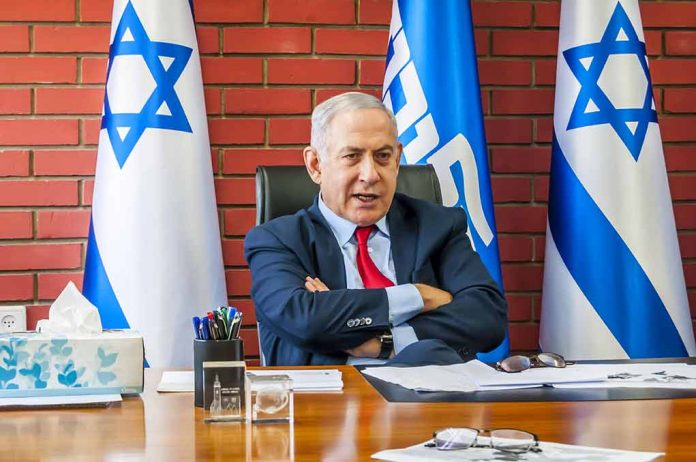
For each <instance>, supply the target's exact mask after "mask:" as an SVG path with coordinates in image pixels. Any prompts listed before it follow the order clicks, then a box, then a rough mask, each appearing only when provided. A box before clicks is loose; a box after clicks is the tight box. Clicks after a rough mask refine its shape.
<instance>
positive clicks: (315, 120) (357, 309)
mask: <svg viewBox="0 0 696 462" xmlns="http://www.w3.org/2000/svg"><path fill="white" fill-rule="evenodd" d="M396 136H397V130H396V121H395V119H394V115H393V114H392V113H391V111H389V110H388V109H387V108H386V107H385V106H384V105H383V104H382V103H381V102H380V101H379V100H378V99H376V98H374V97H372V96H369V95H365V94H362V93H344V94H342V95H338V96H335V97H333V98H331V99H329V100H327V101H325V102H324V103H322V104H320V105H318V106H317V107H316V108H315V110H314V112H313V113H312V134H311V138H312V139H311V146H309V147H307V148H305V150H304V161H305V165H306V167H307V171H308V172H309V175H310V177H311V178H312V181H314V182H315V183H317V184H319V186H320V194H319V195H318V196H317V197H316V198H315V200H314V203H313V204H312V205H311V206H310V207H308V208H307V209H304V210H300V211H299V212H297V213H296V214H294V215H292V216H284V217H279V218H276V219H275V220H272V221H270V222H268V223H266V224H264V225H261V226H257V227H256V228H254V229H252V230H251V231H250V232H249V234H248V235H247V237H246V240H245V243H244V245H245V255H246V258H247V261H248V262H249V267H250V268H251V273H252V281H253V283H252V290H251V294H252V297H253V299H254V302H255V304H256V316H257V319H258V320H259V322H260V332H259V335H260V337H261V345H262V349H263V352H264V355H265V358H266V363H267V365H304V364H345V363H349V364H357V363H367V362H385V361H386V360H389V359H390V358H393V359H392V360H391V362H393V363H403V364H429V363H432V364H445V363H452V362H457V361H461V360H463V359H469V358H471V357H472V356H473V355H474V354H475V353H477V352H480V351H487V350H490V349H492V348H494V347H496V346H497V345H498V344H499V343H500V342H501V341H502V340H503V337H504V335H505V330H506V304H505V300H504V299H503V297H502V295H501V293H500V289H499V288H498V287H497V285H496V283H495V282H494V281H493V280H492V279H491V277H490V275H489V274H488V272H487V271H486V269H485V267H484V266H483V264H482V263H481V260H480V258H479V256H478V254H476V253H475V252H474V251H473V250H472V247H471V244H470V241H469V239H468V237H467V235H466V227H467V221H466V215H465V213H464V211H463V210H462V209H459V208H447V207H443V206H439V205H435V204H432V203H429V202H425V201H422V200H418V199H414V198H411V197H408V196H405V195H402V194H395V191H396V179H397V173H398V171H399V161H400V158H401V150H402V146H401V144H400V143H399V142H398V141H397V138H396ZM288 194H292V191H288Z"/></svg>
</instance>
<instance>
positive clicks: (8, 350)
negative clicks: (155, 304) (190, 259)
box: [0, 330, 144, 398]
mask: <svg viewBox="0 0 696 462" xmlns="http://www.w3.org/2000/svg"><path fill="white" fill-rule="evenodd" d="M143 360H144V349H143V337H142V335H140V334H139V333H138V332H136V331H133V330H105V331H103V332H102V333H100V334H91V335H86V334H83V335H77V334H47V333H38V332H22V333H14V334H0V398H4V397H27V396H57V395H86V394H101V393H141V392H142V391H143Z"/></svg>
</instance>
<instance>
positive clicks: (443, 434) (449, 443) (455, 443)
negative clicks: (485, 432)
mask: <svg viewBox="0 0 696 462" xmlns="http://www.w3.org/2000/svg"><path fill="white" fill-rule="evenodd" d="M477 436H478V431H476V430H474V429H473V428H446V429H444V430H440V431H439V432H437V433H436V434H435V447H436V448H437V449H439V450H441V451H447V450H450V449H466V448H469V447H471V445H472V444H474V442H475V441H476V437H477Z"/></svg>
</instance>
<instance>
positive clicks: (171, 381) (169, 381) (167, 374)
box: [157, 371, 194, 393]
mask: <svg viewBox="0 0 696 462" xmlns="http://www.w3.org/2000/svg"><path fill="white" fill-rule="evenodd" d="M193 380H194V379H193V371H164V372H162V378H161V379H160V383H159V384H158V385H157V391H158V392H160V393H168V392H171V393H182V392H193Z"/></svg>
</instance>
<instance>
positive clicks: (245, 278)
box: [225, 269, 251, 296]
mask: <svg viewBox="0 0 696 462" xmlns="http://www.w3.org/2000/svg"><path fill="white" fill-rule="evenodd" d="M225 279H226V281H227V294H228V295H231V296H234V295H249V291H250V290H251V272H250V271H249V270H239V269H233V270H227V271H225Z"/></svg>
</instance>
